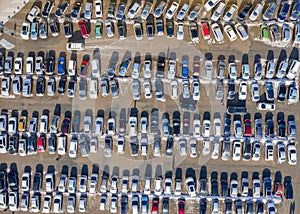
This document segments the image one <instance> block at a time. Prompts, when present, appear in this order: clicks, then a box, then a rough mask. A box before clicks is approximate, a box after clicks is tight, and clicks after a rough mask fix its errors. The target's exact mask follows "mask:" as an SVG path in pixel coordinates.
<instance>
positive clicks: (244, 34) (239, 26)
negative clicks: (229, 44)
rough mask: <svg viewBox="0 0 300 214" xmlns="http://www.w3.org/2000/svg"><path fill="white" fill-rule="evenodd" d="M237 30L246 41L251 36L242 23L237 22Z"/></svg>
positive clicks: (241, 38)
mask: <svg viewBox="0 0 300 214" xmlns="http://www.w3.org/2000/svg"><path fill="white" fill-rule="evenodd" d="M234 27H235V30H236V32H237V34H238V35H239V37H240V40H242V41H245V40H247V39H248V38H249V35H248V33H247V31H246V29H245V27H244V26H243V25H242V24H241V23H237V24H235V26H234Z"/></svg>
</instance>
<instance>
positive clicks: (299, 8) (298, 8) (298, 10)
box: [290, 2, 300, 21]
mask: <svg viewBox="0 0 300 214" xmlns="http://www.w3.org/2000/svg"><path fill="white" fill-rule="evenodd" d="M299 14H300V2H297V3H295V4H294V7H293V9H292V12H291V15H290V20H292V21H295V20H297V19H298V18H299Z"/></svg>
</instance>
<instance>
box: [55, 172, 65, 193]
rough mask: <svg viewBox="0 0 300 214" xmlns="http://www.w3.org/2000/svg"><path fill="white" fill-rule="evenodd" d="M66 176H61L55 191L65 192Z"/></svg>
mask: <svg viewBox="0 0 300 214" xmlns="http://www.w3.org/2000/svg"><path fill="white" fill-rule="evenodd" d="M67 180H68V176H67V175H65V174H62V175H61V176H60V177H59V183H58V186H57V189H58V191H59V192H61V193H64V192H65V191H66V184H67Z"/></svg>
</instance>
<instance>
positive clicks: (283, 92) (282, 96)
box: [277, 82, 286, 102]
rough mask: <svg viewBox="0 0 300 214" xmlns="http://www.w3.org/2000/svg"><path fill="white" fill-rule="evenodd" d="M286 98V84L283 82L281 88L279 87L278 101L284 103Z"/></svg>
mask: <svg viewBox="0 0 300 214" xmlns="http://www.w3.org/2000/svg"><path fill="white" fill-rule="evenodd" d="M285 96H286V86H285V83H284V82H282V83H280V84H279V87H278V93H277V100H278V101H279V102H284V100H285Z"/></svg>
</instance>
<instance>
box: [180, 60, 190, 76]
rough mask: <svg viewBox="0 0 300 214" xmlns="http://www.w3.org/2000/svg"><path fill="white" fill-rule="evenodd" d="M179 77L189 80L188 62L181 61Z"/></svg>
mask: <svg viewBox="0 0 300 214" xmlns="http://www.w3.org/2000/svg"><path fill="white" fill-rule="evenodd" d="M181 77H182V79H188V78H189V63H188V61H182V73H181Z"/></svg>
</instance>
